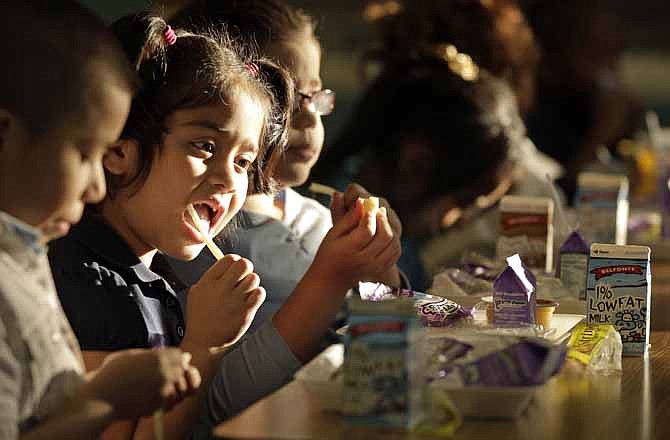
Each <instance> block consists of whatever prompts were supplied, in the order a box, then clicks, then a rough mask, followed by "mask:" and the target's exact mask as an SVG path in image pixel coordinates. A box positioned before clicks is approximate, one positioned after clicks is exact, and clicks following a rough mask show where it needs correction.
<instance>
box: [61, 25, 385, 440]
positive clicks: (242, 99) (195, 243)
mask: <svg viewBox="0 0 670 440" xmlns="http://www.w3.org/2000/svg"><path fill="white" fill-rule="evenodd" d="M113 29H114V30H115V32H116V33H117V34H118V36H119V37H120V38H121V39H122V43H123V44H124V47H125V49H126V51H127V53H128V56H129V58H130V59H131V60H132V62H133V64H134V65H135V66H136V68H137V70H138V72H139V74H140V77H141V78H142V80H143V88H142V90H141V92H140V93H139V95H138V96H137V97H136V98H135V99H134V100H133V104H132V107H131V112H130V116H129V118H128V121H127V123H126V126H125V127H124V130H123V132H122V134H121V141H120V142H119V143H118V144H116V145H115V146H114V147H113V148H112V150H111V151H110V153H108V154H107V155H106V157H105V160H104V165H105V171H106V173H107V174H108V176H109V180H108V189H109V195H108V197H107V198H106V199H105V200H104V201H103V202H102V203H100V204H99V205H98V206H96V207H94V208H93V209H91V210H90V212H89V213H88V214H86V215H85V217H84V220H83V221H82V223H81V224H80V225H78V226H77V227H76V228H73V231H72V233H71V234H70V236H69V237H67V238H65V239H63V240H61V241H59V242H57V243H56V244H55V246H53V248H52V249H51V251H50V260H51V263H52V265H53V266H54V273H55V278H56V282H57V287H58V291H59V295H60V297H61V300H62V301H63V304H64V309H65V311H66V313H67V314H68V317H69V318H70V320H71V322H72V324H73V327H74V328H75V331H76V332H77V334H78V336H79V337H80V338H81V341H82V346H83V347H84V349H85V350H86V351H85V353H84V357H85V359H86V360H87V362H88V363H89V365H95V364H96V363H98V362H100V360H101V359H103V358H104V356H106V354H107V353H109V352H110V351H114V350H118V349H120V348H125V347H146V346H155V345H162V344H167V345H179V346H180V347H182V348H187V349H188V350H189V351H190V352H191V353H193V363H194V364H195V365H196V366H198V368H199V369H200V371H201V373H202V376H203V384H207V385H209V392H208V393H207V395H206V396H205V395H204V393H200V394H198V395H197V398H196V399H191V400H189V401H186V402H184V403H182V404H180V405H179V406H177V407H176V408H175V410H173V411H172V412H170V413H167V414H166V415H165V423H166V434H168V435H167V438H175V439H177V438H179V439H181V438H185V437H187V436H188V435H190V434H191V433H192V432H193V431H194V430H195V429H196V426H195V423H196V421H197V415H198V412H199V409H200V407H201V404H202V403H205V404H206V412H205V414H204V416H205V418H204V420H203V422H204V427H203V428H202V430H201V431H199V433H203V435H204V436H209V434H210V427H211V425H212V424H215V423H217V422H220V421H221V420H222V419H223V418H225V417H227V416H229V415H231V414H233V413H235V412H237V411H239V410H240V409H242V408H244V407H245V406H247V405H248V404H250V403H251V402H253V401H255V400H257V399H258V398H260V397H262V396H263V395H265V394H267V393H269V392H271V391H273V390H274V389H276V388H277V387H279V386H281V385H282V384H284V383H286V382H287V381H288V380H290V378H291V377H292V375H293V373H294V372H295V371H296V370H297V368H299V366H300V365H301V361H305V360H307V359H309V358H310V357H311V356H313V355H314V354H315V353H316V351H317V350H318V346H319V341H320V338H321V337H322V335H323V333H324V332H325V330H326V328H327V327H328V324H329V323H330V320H331V319H332V316H334V314H335V312H336V310H337V309H338V308H339V305H340V304H341V302H342V300H343V297H344V294H345V293H346V291H347V289H348V288H349V287H350V286H351V285H353V284H354V283H355V282H357V281H358V280H359V279H364V278H367V277H370V276H374V275H375V274H377V273H380V272H382V271H385V270H387V269H388V267H389V266H390V265H392V264H393V262H394V257H395V254H394V253H393V252H392V249H389V247H388V245H389V243H391V242H392V237H393V234H392V232H391V230H390V227H389V226H388V222H387V221H386V218H385V217H384V216H383V215H381V214H377V215H374V214H373V215H362V213H361V207H360V205H356V207H355V209H351V210H349V211H346V210H345V209H344V206H343V203H341V201H340V203H339V205H338V204H335V206H334V209H335V210H337V212H338V213H341V215H340V216H339V217H338V218H340V221H339V222H338V223H337V224H336V225H335V227H334V228H333V229H332V230H331V231H330V233H329V234H328V237H327V238H326V239H325V240H324V244H323V245H322V246H321V248H320V250H319V255H320V256H321V258H320V261H321V263H320V264H318V265H316V264H315V265H314V267H313V268H312V270H311V275H310V276H309V277H308V276H306V277H305V278H306V280H305V279H304V280H303V283H302V284H301V286H298V287H297V288H296V290H295V293H294V295H293V297H294V298H295V301H293V302H292V303H291V304H288V303H287V304H286V307H284V309H283V310H282V313H281V314H280V313H278V314H277V315H276V316H275V319H274V320H273V322H269V323H267V325H266V326H264V327H263V328H261V329H259V330H258V331H257V332H256V333H255V334H254V335H253V336H251V337H249V338H247V339H245V340H244V341H243V342H241V343H240V344H239V345H238V346H236V347H235V348H234V349H233V350H231V351H230V352H228V353H225V354H223V356H222V355H221V353H222V352H223V351H225V350H214V351H212V350H211V348H212V347H217V348H218V347H224V348H225V347H227V346H230V345H231V344H233V343H234V342H235V341H237V340H238V338H239V337H240V336H241V334H242V333H243V332H244V330H245V329H246V328H247V327H248V325H249V324H250V322H251V320H252V318H253V314H254V312H255V310H256V309H257V308H258V306H259V304H260V302H261V301H262V299H263V297H264V290H263V288H261V287H259V277H258V276H257V275H256V274H255V273H253V266H252V265H251V263H250V262H249V260H247V259H243V258H240V257H239V256H236V255H230V254H229V255H226V256H225V257H224V258H223V259H221V260H220V261H218V262H216V263H215V264H214V265H213V266H212V267H211V268H210V269H209V270H208V271H207V272H206V273H205V274H204V275H203V276H202V277H201V278H200V279H199V280H198V281H197V282H196V283H195V284H194V285H193V286H191V287H190V289H188V292H187V294H186V292H181V293H183V295H182V294H178V293H179V292H177V291H176V289H175V288H176V287H177V286H176V285H174V284H172V283H171V282H170V281H169V279H171V277H170V274H169V273H166V272H163V271H161V270H160V269H159V268H157V267H156V265H155V264H154V269H155V270H152V269H151V266H152V263H154V261H153V260H154V256H155V255H156V254H157V252H158V251H160V252H162V253H165V254H167V255H170V256H171V257H173V258H179V259H184V260H187V259H192V258H194V257H195V256H196V255H198V253H199V252H200V251H201V250H202V249H203V247H204V246H205V245H204V241H205V238H204V237H203V236H202V235H201V234H200V232H199V231H198V229H199V228H198V227H197V225H196V224H195V222H194V221H193V220H191V219H190V217H189V215H188V213H187V211H188V207H189V206H191V205H192V206H194V207H195V209H196V210H197V213H198V215H199V216H200V217H201V220H202V221H201V224H203V227H204V228H205V229H207V233H208V234H209V235H211V236H214V235H217V234H218V233H219V232H221V230H222V229H223V228H224V226H225V225H226V224H227V223H228V222H229V221H230V220H231V219H232V217H233V216H234V215H235V214H236V213H237V211H238V210H239V209H240V208H241V206H242V203H243V202H244V199H245V197H246V194H247V191H248V190H249V189H252V190H253V192H266V191H269V190H270V189H271V187H272V180H271V179H270V178H269V177H268V176H271V175H272V172H273V168H274V166H275V165H276V163H277V160H278V157H279V154H280V153H281V149H282V148H283V146H284V144H285V140H286V132H287V127H288V120H289V110H290V107H291V103H292V100H293V94H292V90H293V85H292V83H291V81H290V79H289V77H288V75H287V73H286V72H285V71H284V70H283V69H281V68H279V67H278V66H277V65H275V64H274V63H272V62H270V61H268V60H266V59H254V58H249V59H245V60H242V59H241V58H240V57H239V55H238V54H237V53H236V51H235V50H234V49H233V48H232V45H231V44H230V43H229V42H228V41H227V40H226V39H225V38H223V37H222V36H217V37H213V36H211V35H208V34H204V33H203V34H200V33H191V32H186V31H182V30H179V29H176V30H175V29H172V28H171V27H169V26H168V25H167V24H166V23H165V21H164V20H163V19H161V18H160V17H158V16H156V15H154V14H150V13H139V14H136V15H134V16H130V17H125V18H123V19H121V20H120V21H118V22H117V23H115V24H114V25H113ZM248 184H250V185H248ZM249 186H251V188H249ZM345 211H346V212H345ZM317 258H318V257H317ZM162 269H165V268H162ZM158 272H161V274H163V275H165V276H166V277H167V279H166V278H164V277H163V276H161V274H159V273H158ZM298 323H299V324H300V325H298ZM203 400H204V402H203ZM116 428H117V429H118V430H125V433H121V432H118V431H117V433H114V436H115V437H116V436H123V435H128V432H129V431H132V430H134V431H135V436H136V437H146V438H149V437H150V435H151V431H152V425H151V423H150V422H149V421H146V420H140V421H139V423H138V424H137V426H136V427H133V426H117V427H116ZM110 436H112V434H110Z"/></svg>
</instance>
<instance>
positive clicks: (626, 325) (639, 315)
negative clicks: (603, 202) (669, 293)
mask: <svg viewBox="0 0 670 440" xmlns="http://www.w3.org/2000/svg"><path fill="white" fill-rule="evenodd" d="M650 253H651V251H650V249H649V248H648V247H646V246H617V245H614V244H598V243H594V244H592V245H591V254H590V257H589V267H588V278H587V282H586V315H587V322H588V323H589V324H610V325H613V326H614V328H616V330H617V331H618V332H619V334H620V335H621V341H622V342H623V354H624V356H643V355H646V353H647V349H648V346H649V331H650V328H649V317H650V311H649V307H650V301H651V296H650V295H651V271H650V265H649V263H650Z"/></svg>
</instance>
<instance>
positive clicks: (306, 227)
mask: <svg viewBox="0 0 670 440" xmlns="http://www.w3.org/2000/svg"><path fill="white" fill-rule="evenodd" d="M175 20H176V22H177V23H179V22H180V21H181V22H183V23H187V24H188V23H190V25H193V26H195V27H197V26H198V25H207V24H211V23H214V24H215V25H216V24H220V23H223V24H225V25H226V26H227V29H228V30H229V31H230V32H235V33H236V34H238V36H239V37H240V38H241V39H243V40H246V41H250V42H252V41H253V42H256V43H257V44H258V45H259V46H260V50H261V52H262V53H263V54H264V55H266V56H269V57H271V58H274V59H276V60H277V61H278V62H279V63H280V64H282V65H283V66H285V67H286V68H287V69H288V70H289V72H290V73H291V74H292V76H293V78H294V81H295V84H296V103H295V108H294V111H293V115H292V123H291V129H290V132H289V143H288V146H287V148H286V152H285V154H284V157H283V158H282V161H281V162H280V164H279V166H278V168H277V171H276V173H275V177H276V179H277V180H278V183H279V188H278V191H277V192H276V193H275V194H251V195H249V196H248V197H247V200H246V201H245V203H244V208H243V211H242V213H241V218H240V226H241V227H240V228H239V229H238V230H236V231H235V232H236V233H235V235H234V236H232V237H225V238H223V242H224V247H225V248H226V250H227V251H230V252H234V253H238V254H240V255H242V256H245V257H247V258H249V259H250V260H251V261H253V263H254V267H255V270H256V272H257V273H258V275H259V276H260V277H261V280H262V283H263V286H264V287H265V289H266V290H267V298H266V300H265V303H264V304H263V305H261V307H260V309H259V311H258V312H257V314H256V318H255V319H254V323H253V324H252V327H251V329H252V330H253V329H255V328H258V326H260V325H261V324H262V323H263V322H265V321H267V320H269V319H270V318H272V316H273V315H274V314H275V313H276V312H277V311H278V310H279V309H280V307H281V306H282V305H283V304H284V303H285V302H286V301H287V300H288V298H289V296H291V293H292V292H293V290H294V289H295V287H296V285H297V284H298V282H299V281H300V279H301V278H302V277H303V276H304V275H305V272H306V271H307V269H308V268H309V266H310V265H311V264H312V262H313V261H314V256H315V255H316V252H317V249H318V248H319V245H320V244H321V242H322V240H323V238H324V236H325V235H326V233H327V232H328V230H330V228H331V227H332V226H333V221H332V219H331V212H330V210H328V209H327V208H325V207H324V206H323V205H321V204H320V203H319V202H317V201H316V200H314V199H311V198H308V197H305V196H302V195H301V194H299V193H298V192H296V191H295V190H293V187H297V186H300V185H302V184H304V183H305V182H306V181H307V179H308V178H309V175H310V171H311V169H312V167H313V166H314V165H315V164H316V162H317V160H318V159H319V156H320V154H321V149H322V147H323V143H324V126H323V123H322V121H321V117H322V116H325V115H328V114H330V113H331V112H332V111H333V109H334V105H335V93H334V92H333V91H331V90H328V89H324V88H323V86H322V82H321V75H320V64H321V55H322V51H321V46H320V44H319V41H318V39H317V37H316V35H315V31H316V29H315V28H316V23H315V20H314V19H313V18H312V17H311V16H309V15H308V14H307V13H305V12H304V11H302V10H298V9H295V8H293V7H291V6H289V5H288V4H286V3H285V2H284V1H282V0H252V1H248V2H244V3H241V2H239V3H238V2H222V1H216V0H202V1H196V2H195V4H193V5H192V6H190V7H188V8H186V9H185V10H183V11H181V12H180V13H179V14H178V16H177V17H175ZM369 195H370V194H369V193H367V191H365V189H363V188H362V187H360V186H358V185H351V186H350V187H349V188H347V191H345V193H344V194H339V193H338V194H335V195H334V198H335V199H336V200H338V201H340V200H341V201H342V202H343V205H344V206H345V207H346V208H349V207H351V206H353V204H354V202H355V201H356V199H357V198H358V197H367V196H369ZM382 206H384V207H385V209H386V212H387V214H388V217H389V221H390V222H391V226H392V228H393V232H394V236H395V238H396V240H398V239H399V236H400V232H401V225H400V221H399V220H398V218H397V216H396V215H395V213H394V212H393V211H392V210H391V209H390V207H389V206H388V204H387V203H386V201H382ZM213 263H214V258H213V256H212V255H211V253H210V252H208V251H207V250H205V251H204V252H203V253H202V254H201V255H200V256H199V257H198V258H197V259H196V260H194V261H190V262H179V261H174V260H173V261H171V262H170V264H171V265H172V266H173V267H174V268H175V271H176V272H177V274H178V275H179V276H180V277H181V279H182V280H183V281H184V282H186V283H187V284H191V283H193V282H195V281H196V280H197V279H198V277H199V276H200V274H201V273H203V272H204V271H205V270H206V269H207V268H208V267H209V266H211V265H212V264H213ZM372 281H382V282H385V283H387V284H391V285H396V286H398V285H399V284H400V283H401V277H400V274H399V272H398V269H397V267H396V266H395V265H393V267H391V268H390V269H389V270H388V271H387V272H386V273H385V274H383V276H381V277H379V278H378V279H375V280H372ZM333 318H335V316H334V315H333Z"/></svg>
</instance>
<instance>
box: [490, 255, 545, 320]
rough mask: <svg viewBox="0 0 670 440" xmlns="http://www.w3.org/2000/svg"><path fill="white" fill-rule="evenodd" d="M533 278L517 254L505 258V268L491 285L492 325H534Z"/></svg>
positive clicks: (534, 288) (534, 290)
mask: <svg viewBox="0 0 670 440" xmlns="http://www.w3.org/2000/svg"><path fill="white" fill-rule="evenodd" d="M536 285H537V284H536V280H535V276H534V275H533V274H532V273H531V272H530V270H528V268H526V266H525V265H524V264H523V262H522V261H521V257H519V254H515V255H512V256H511V257H508V258H507V268H506V269H505V270H504V271H503V272H502V273H501V274H500V275H499V276H498V278H496V280H495V282H494V283H493V323H494V324H495V325H499V326H517V325H519V324H522V325H523V324H535V307H536V301H535V294H536V293H535V292H536Z"/></svg>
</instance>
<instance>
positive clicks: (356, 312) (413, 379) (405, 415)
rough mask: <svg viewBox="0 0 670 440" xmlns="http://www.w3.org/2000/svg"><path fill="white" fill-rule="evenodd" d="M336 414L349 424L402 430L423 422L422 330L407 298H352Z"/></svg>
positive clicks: (423, 359) (411, 301)
mask: <svg viewBox="0 0 670 440" xmlns="http://www.w3.org/2000/svg"><path fill="white" fill-rule="evenodd" d="M349 309H350V316H349V331H348V332H347V335H346V337H345V344H344V347H345V355H344V389H343V396H342V413H343V414H344V415H345V416H346V419H347V421H348V422H349V423H354V424H365V425H376V426H389V427H405V428H410V427H412V426H414V425H416V424H417V423H418V422H419V421H420V419H421V418H422V416H423V408H424V390H425V388H426V379H425V371H424V370H425V367H424V364H425V356H424V355H423V350H422V346H423V336H424V333H423V330H422V329H421V325H420V323H419V320H418V318H417V316H416V312H415V310H414V301H413V300H412V299H411V298H397V299H392V300H385V301H379V302H372V301H365V300H362V299H359V298H356V297H354V298H352V299H351V301H350V302H349Z"/></svg>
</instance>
